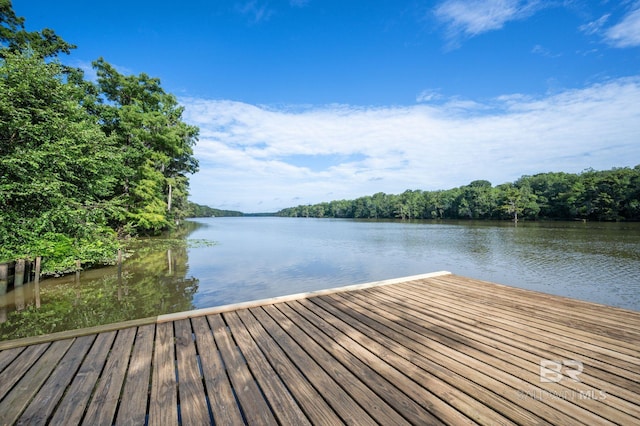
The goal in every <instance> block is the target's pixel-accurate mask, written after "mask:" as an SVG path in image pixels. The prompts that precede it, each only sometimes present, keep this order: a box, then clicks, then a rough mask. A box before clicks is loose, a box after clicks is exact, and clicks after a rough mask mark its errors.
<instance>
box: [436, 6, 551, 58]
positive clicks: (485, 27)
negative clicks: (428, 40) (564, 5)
mask: <svg viewBox="0 0 640 426" xmlns="http://www.w3.org/2000/svg"><path fill="white" fill-rule="evenodd" d="M541 7H542V2H540V1H539V0H471V1H466V0H445V1H443V2H442V3H440V4H439V5H438V6H436V8H435V9H434V14H435V16H436V18H437V19H438V20H439V21H440V22H442V23H444V24H445V25H446V27H447V38H448V39H449V41H450V47H456V46H457V45H458V44H459V42H460V41H461V40H462V39H466V38H470V37H475V36H477V35H480V34H482V33H486V32H488V31H494V30H499V29H501V28H502V27H503V26H504V25H505V24H506V23H507V22H509V21H514V20H519V19H524V18H527V17H529V16H531V15H532V14H533V13H535V12H536V11H537V10H539V9H540V8H541Z"/></svg>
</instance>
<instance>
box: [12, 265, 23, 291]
mask: <svg viewBox="0 0 640 426" xmlns="http://www.w3.org/2000/svg"><path fill="white" fill-rule="evenodd" d="M24 270H25V262H24V259H18V260H16V272H15V275H14V278H13V288H14V289H15V288H18V287H22V285H23V284H24Z"/></svg>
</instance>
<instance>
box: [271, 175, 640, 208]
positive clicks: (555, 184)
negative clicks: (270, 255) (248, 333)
mask: <svg viewBox="0 0 640 426" xmlns="http://www.w3.org/2000/svg"><path fill="white" fill-rule="evenodd" d="M278 215H279V216H290V217H335V218H356V219H360V218H361V219H407V220H410V219H496V220H507V219H511V220H518V219H527V220H537V219H568V220H572V219H583V220H598V221H616V220H634V221H637V220H640V165H638V166H635V167H634V168H628V167H623V168H614V169H611V170H603V171H596V170H591V169H590V170H585V171H584V172H582V173H579V174H571V173H540V174H536V175H533V176H522V177H521V178H520V179H518V180H517V181H515V182H513V183H505V184H502V185H498V186H495V187H494V186H492V184H491V183H490V182H488V181H486V180H476V181H473V182H471V183H469V184H468V185H464V186H461V187H458V188H452V189H448V190H440V191H421V190H407V191H405V192H403V193H402V194H397V195H393V194H385V193H382V192H380V193H377V194H374V195H372V196H365V197H360V198H357V199H355V200H336V201H331V202H324V203H320V204H315V205H301V206H297V207H291V208H287V209H284V210H281V211H280V212H278Z"/></svg>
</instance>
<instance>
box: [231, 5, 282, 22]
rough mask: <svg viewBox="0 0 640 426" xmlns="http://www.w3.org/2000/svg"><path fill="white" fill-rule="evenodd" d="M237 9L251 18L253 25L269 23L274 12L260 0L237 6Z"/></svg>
mask: <svg viewBox="0 0 640 426" xmlns="http://www.w3.org/2000/svg"><path fill="white" fill-rule="evenodd" d="M236 9H237V10H238V12H240V13H241V14H242V15H245V16H247V17H249V18H250V23H252V24H257V23H260V22H263V21H268V20H269V19H270V18H271V16H272V15H273V10H271V9H270V8H269V4H268V3H267V2H259V1H258V0H249V1H246V2H244V3H242V4H237V5H236Z"/></svg>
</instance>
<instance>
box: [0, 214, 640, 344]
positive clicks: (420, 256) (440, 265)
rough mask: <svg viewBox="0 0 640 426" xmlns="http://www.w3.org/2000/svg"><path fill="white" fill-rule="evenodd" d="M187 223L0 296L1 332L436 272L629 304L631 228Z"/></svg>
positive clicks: (638, 235)
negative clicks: (121, 257)
mask: <svg viewBox="0 0 640 426" xmlns="http://www.w3.org/2000/svg"><path fill="white" fill-rule="evenodd" d="M192 228H193V229H192V230H191V231H190V233H189V234H188V236H187V241H188V242H189V244H188V245H187V246H186V247H185V245H184V244H183V243H182V244H178V243H179V241H177V240H175V239H169V240H167V239H159V240H152V241H150V242H149V245H148V248H147V250H145V252H144V253H138V254H137V255H136V256H133V257H132V258H131V259H128V260H127V261H126V262H125V263H124V265H123V266H122V268H121V269H120V271H118V268H117V267H113V268H102V269H99V270H93V271H86V272H83V273H81V274H80V276H79V277H75V276H67V277H63V278H58V279H50V280H44V281H41V283H40V289H39V292H37V294H36V292H35V291H34V289H33V287H32V285H25V286H24V288H23V289H20V291H19V292H18V293H21V294H18V293H17V292H16V291H15V290H14V291H11V292H9V293H8V294H7V295H5V296H0V338H2V339H7V338H15V337H22V336H23V335H31V334H39V333H48V332H52V331H60V330H64V329H71V328H79V327H86V326H90V325H97V324H102V323H108V322H115V321H124V320H128V319H135V318H142V317H148V316H154V315H158V314H163V313H169V312H176V311H183V310H188V309H194V308H204V307H211V306H218V305H223V304H228V303H236V302H244V301H249V300H256V299H262V298H268V297H273V296H280V295H286V294H293V293H300V292H304V291H310V290H319V289H325V288H332V287H337V286H344V285H350V284H357V283H363V282H370V281H378V280H383V279H389V278H397V277H404V276H409V275H416V274H422V273H426V272H434V271H441V270H447V271H451V272H453V273H456V274H459V275H465V276H469V277H473V278H479V279H483V280H488V281H493V282H497V283H502V284H507V285H512V286H516V287H522V288H527V289H531V290H537V291H542V292H547V293H552V294H557V295H561V296H568V297H573V298H577V299H582V300H587V301H592V302H597V303H603V304H607V305H611V306H617V307H622V308H627V309H633V310H638V311H640V224H638V223H631V224H629V223H582V222H536V223H533V222H520V223H519V224H518V226H517V227H516V226H514V224H513V223H510V222H465V221H460V222H424V221H422V222H398V221H354V220H334V219H301V218H300V219H291V218H275V217H246V218H210V219H198V220H194V221H193V223H192ZM158 241H159V242H160V244H155V242H158ZM212 242H215V244H211V243H212ZM154 244H155V245H154ZM36 296H38V297H36ZM37 302H39V305H40V307H37V306H36V305H37V304H38V303H37Z"/></svg>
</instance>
